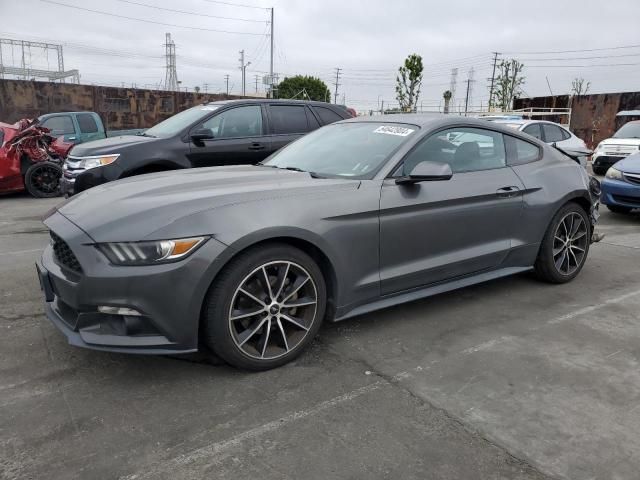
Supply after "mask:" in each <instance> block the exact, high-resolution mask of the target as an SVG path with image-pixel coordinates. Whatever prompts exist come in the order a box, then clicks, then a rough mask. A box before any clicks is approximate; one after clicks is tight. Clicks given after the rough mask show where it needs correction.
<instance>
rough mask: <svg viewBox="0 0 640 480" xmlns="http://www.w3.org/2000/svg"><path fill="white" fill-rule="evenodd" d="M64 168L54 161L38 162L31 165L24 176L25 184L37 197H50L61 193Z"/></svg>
mask: <svg viewBox="0 0 640 480" xmlns="http://www.w3.org/2000/svg"><path fill="white" fill-rule="evenodd" d="M60 178H62V168H60V166H59V165H58V164H56V163H53V162H37V163H34V164H33V165H31V166H30V167H29V168H28V169H27V172H26V173H25V176H24V185H25V188H26V189H27V192H29V193H30V194H31V195H33V196H34V197H36V198H50V197H57V196H58V195H60Z"/></svg>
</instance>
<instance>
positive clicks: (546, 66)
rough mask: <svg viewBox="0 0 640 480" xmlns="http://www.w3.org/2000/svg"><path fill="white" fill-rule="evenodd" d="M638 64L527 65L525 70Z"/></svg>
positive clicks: (630, 64)
mask: <svg viewBox="0 0 640 480" xmlns="http://www.w3.org/2000/svg"><path fill="white" fill-rule="evenodd" d="M632 65H640V63H595V64H592V65H527V66H526V68H591V67H628V66H632Z"/></svg>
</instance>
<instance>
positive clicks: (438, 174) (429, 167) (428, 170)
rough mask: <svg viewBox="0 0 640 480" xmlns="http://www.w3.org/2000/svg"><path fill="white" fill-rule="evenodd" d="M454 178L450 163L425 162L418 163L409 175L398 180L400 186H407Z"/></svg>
mask: <svg viewBox="0 0 640 480" xmlns="http://www.w3.org/2000/svg"><path fill="white" fill-rule="evenodd" d="M452 176H453V172H452V171H451V166H450V165H449V164H448V163H442V162H430V161H428V160H425V161H424V162H420V163H418V164H417V165H416V166H415V167H413V170H411V173H409V175H405V176H404V177H400V178H397V179H396V183H397V184H399V185H407V184H413V183H418V182H434V181H439V180H449V179H450V178H451V177H452Z"/></svg>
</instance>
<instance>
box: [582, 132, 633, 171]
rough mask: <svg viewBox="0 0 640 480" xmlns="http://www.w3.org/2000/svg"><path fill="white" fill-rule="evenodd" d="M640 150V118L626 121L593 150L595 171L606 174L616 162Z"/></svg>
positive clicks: (592, 158)
mask: <svg viewBox="0 0 640 480" xmlns="http://www.w3.org/2000/svg"><path fill="white" fill-rule="evenodd" d="M638 150H640V120H635V121H632V122H628V123H625V124H624V125H623V126H622V127H620V129H619V130H618V131H617V132H616V133H614V134H613V137H611V138H607V139H606V140H603V141H601V142H600V143H599V144H598V146H597V147H596V150H595V151H594V152H593V156H592V157H591V160H592V162H593V173H595V174H598V175H604V174H605V173H607V170H609V168H611V167H612V166H613V165H614V164H615V163H616V162H618V161H620V160H622V159H623V158H626V157H628V156H629V155H631V154H632V153H638Z"/></svg>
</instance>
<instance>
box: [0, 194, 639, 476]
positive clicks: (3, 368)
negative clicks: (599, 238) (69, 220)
mask: <svg viewBox="0 0 640 480" xmlns="http://www.w3.org/2000/svg"><path fill="white" fill-rule="evenodd" d="M59 201H60V199H51V200H38V199H32V198H28V197H26V196H11V197H5V198H2V199H0V204H1V205H2V207H1V208H0V301H1V303H2V307H3V308H2V309H1V310H0V329H1V331H2V333H3V334H2V335H0V478H6V479H22V478H45V477H46V478H50V479H57V478H60V479H73V478H78V479H80V478H82V479H84V478H95V479H102V478H104V479H111V478H113V479H118V478H119V479H128V480H133V479H144V478H150V479H163V478H165V479H193V478H216V479H226V478H229V479H231V478H233V479H244V478H247V479H249V478H255V477H257V476H260V477H261V478H265V479H283V478H291V479H298V478H305V479H327V478H348V479H365V478H366V479H373V478H380V479H382V478H403V479H413V478H415V479H424V478H430V479H467V478H469V479H545V478H575V479H588V478H616V479H633V478H637V472H638V470H640V436H639V435H638V434H637V432H638V431H640V373H638V372H640V369H639V368H638V366H639V365H638V362H639V359H640V347H639V345H640V343H639V342H638V340H639V339H640V318H639V314H638V312H640V276H638V274H637V265H638V261H639V260H640V228H639V227H640V215H635V216H629V217H624V216H618V215H613V214H611V213H609V212H608V211H606V209H605V210H603V213H602V218H601V226H600V229H601V230H602V231H603V232H604V233H605V234H606V238H605V239H604V241H603V242H602V243H600V244H596V245H594V246H592V250H591V252H590V258H589V260H588V262H587V265H586V267H585V269H584V270H583V272H582V273H581V275H580V276H579V277H578V278H577V279H576V280H575V281H574V282H572V283H570V284H568V285H562V286H551V285H546V284H542V283H539V282H537V281H536V280H534V279H533V278H532V277H531V276H530V275H528V274H525V275H519V276H516V277H512V278H506V279H501V280H498V281H494V282H491V283H488V284H484V285H478V286H474V287H471V288H467V289H464V290H458V291H456V292H451V293H448V294H444V295H439V296H436V297H433V298H430V299H426V300H421V301H417V302H413V303H410V304H405V305H402V306H396V307H392V308H389V309H386V310H383V311H380V312H375V313H372V314H369V315H365V316H362V317H358V318H354V319H351V320H347V321H344V322H341V323H337V324H329V325H325V326H324V327H323V329H322V330H321V332H320V335H319V337H318V339H317V341H316V342H314V344H313V346H312V347H311V348H310V349H309V350H308V351H307V352H306V353H304V354H303V355H302V356H301V357H300V358H299V359H298V360H297V361H296V362H294V363H292V364H290V365H287V366H285V367H283V368H280V369H277V370H273V371H270V372H264V373H259V374H249V373H244V372H239V371H236V370H233V369H231V368H228V367H226V366H224V365H215V364H211V363H207V362H205V361H202V359H201V358H200V359H192V360H194V361H180V360H179V359H176V358H167V357H141V356H126V355H117V354H109V353H102V352H93V351H87V350H82V349H78V348H74V347H71V346H69V345H67V343H66V341H65V339H64V337H63V336H62V335H61V334H60V333H59V332H58V331H57V330H56V329H55V328H54V327H53V326H52V325H51V324H50V323H49V322H48V321H47V320H46V318H44V316H43V313H42V312H43V308H42V297H41V294H40V291H39V289H38V282H37V278H36V276H35V270H34V266H33V263H34V260H35V259H36V258H37V256H38V255H39V251H40V250H41V249H42V247H43V246H44V245H45V244H46V242H47V241H48V236H47V234H46V231H45V230H43V228H42V224H41V223H40V221H39V218H40V216H41V215H42V214H43V213H44V212H46V211H47V210H48V209H49V208H50V207H51V206H53V205H54V204H55V203H56V202H59Z"/></svg>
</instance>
